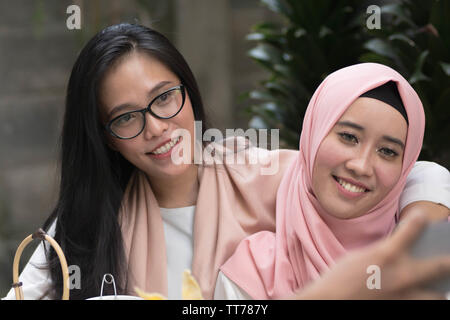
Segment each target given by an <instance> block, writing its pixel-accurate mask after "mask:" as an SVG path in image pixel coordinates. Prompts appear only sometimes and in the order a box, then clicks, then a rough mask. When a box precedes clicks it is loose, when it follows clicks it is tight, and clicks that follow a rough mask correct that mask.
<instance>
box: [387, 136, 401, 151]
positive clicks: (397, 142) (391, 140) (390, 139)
mask: <svg viewBox="0 0 450 320" xmlns="http://www.w3.org/2000/svg"><path fill="white" fill-rule="evenodd" d="M382 138H383V140H386V141H389V142H392V143H395V144H397V145H398V146H399V147H400V148H402V150H404V149H405V144H404V143H403V142H402V141H400V139H397V138H394V137H391V136H383V137H382Z"/></svg>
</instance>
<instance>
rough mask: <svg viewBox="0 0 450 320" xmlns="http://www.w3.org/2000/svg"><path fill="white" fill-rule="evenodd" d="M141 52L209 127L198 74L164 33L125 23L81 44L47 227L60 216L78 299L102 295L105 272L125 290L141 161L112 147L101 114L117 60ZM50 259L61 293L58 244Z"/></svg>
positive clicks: (54, 294) (54, 291) (59, 233)
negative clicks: (128, 196) (128, 211)
mask: <svg viewBox="0 0 450 320" xmlns="http://www.w3.org/2000/svg"><path fill="white" fill-rule="evenodd" d="M136 50H138V51H140V52H145V53H147V54H149V55H150V56H152V57H153V58H156V59H158V60H159V61H160V62H161V63H163V64H164V65H165V66H166V67H167V68H168V69H169V70H171V71H172V72H173V73H174V74H175V75H176V76H178V78H179V79H180V81H181V83H183V84H184V86H185V87H186V89H187V93H188V95H189V98H190V100H191V103H192V107H193V112H194V118H195V120H200V121H202V122H203V130H202V131H203V132H204V131H205V130H206V128H207V124H205V120H206V119H205V113H204V109H203V104H202V99H201V96H200V92H199V90H198V87H197V83H196V81H195V78H194V76H193V74H192V72H191V70H190V68H189V66H188V64H187V63H186V61H185V59H184V58H183V56H182V55H181V54H180V53H179V52H178V51H177V49H176V48H175V47H174V46H173V45H172V44H171V43H170V42H169V40H168V39H167V38H166V37H164V36H163V35H162V34H160V33H158V32H157V31H155V30H152V29H150V28H148V27H145V26H140V25H135V24H118V25H113V26H110V27H107V28H105V29H104V30H102V31H100V32H99V33H97V34H96V35H95V36H94V37H93V38H92V39H91V40H90V41H89V42H88V43H87V44H86V46H85V47H84V48H83V49H82V51H81V52H80V54H79V56H78V59H77V60H76V62H75V65H74V66H73V69H72V73H71V76H70V79H69V83H68V88H67V96H66V106H65V114H64V123H63V129H62V135H61V158H60V162H61V163H60V167H61V182H60V191H59V198H58V201H57V203H56V206H55V208H54V210H53V212H52V213H51V215H50V216H49V218H48V219H47V220H46V222H45V223H44V230H48V229H49V228H50V226H51V225H52V224H53V223H54V222H55V221H56V233H55V240H56V241H57V242H58V243H59V244H60V246H61V248H62V250H63V251H64V254H65V256H66V258H67V263H68V265H77V266H78V267H79V268H80V271H81V278H80V280H81V287H80V289H76V288H75V289H72V290H71V291H70V298H71V299H85V298H88V297H92V296H98V295H99V294H100V287H101V282H102V278H103V275H104V274H106V273H111V274H113V276H114V278H115V282H116V285H117V286H118V292H119V293H120V292H123V289H124V288H123V286H124V285H125V279H126V263H125V256H124V248H123V240H122V235H121V229H120V225H119V221H118V213H119V208H120V205H121V202H122V198H123V194H124V190H125V188H126V185H127V183H128V180H129V178H130V176H131V173H132V171H133V170H134V166H133V165H132V164H131V163H129V162H128V161H127V160H126V159H125V158H123V157H122V156H121V155H120V154H119V153H118V152H116V151H113V150H111V149H110V148H109V147H108V146H107V143H106V138H105V132H104V131H103V129H102V125H101V123H100V120H99V119H100V110H99V109H100V108H99V98H98V97H99V95H98V92H99V87H100V85H101V81H102V79H103V77H104V75H105V73H106V72H107V71H108V70H109V69H110V68H111V66H113V65H114V63H115V62H117V61H118V59H120V58H121V57H124V56H125V55H126V54H129V53H131V52H133V51H136ZM203 132H202V134H203ZM48 262H49V265H48V267H49V269H50V274H51V280H52V286H51V292H48V295H49V296H50V297H51V298H54V299H57V298H59V297H61V295H62V287H63V284H62V282H63V280H62V274H61V268H60V265H59V260H58V257H57V255H56V253H55V252H54V250H53V249H50V251H49V253H48ZM105 289H107V288H106V287H105ZM105 291H106V290H105Z"/></svg>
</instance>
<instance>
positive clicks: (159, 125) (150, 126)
mask: <svg viewBox="0 0 450 320" xmlns="http://www.w3.org/2000/svg"><path fill="white" fill-rule="evenodd" d="M145 117H146V118H145V128H144V136H145V138H146V139H151V138H153V137H159V136H161V135H162V134H163V133H164V131H166V130H167V129H168V128H169V124H168V123H167V120H163V119H158V118H155V117H154V116H152V115H151V114H150V113H148V112H146V113H145Z"/></svg>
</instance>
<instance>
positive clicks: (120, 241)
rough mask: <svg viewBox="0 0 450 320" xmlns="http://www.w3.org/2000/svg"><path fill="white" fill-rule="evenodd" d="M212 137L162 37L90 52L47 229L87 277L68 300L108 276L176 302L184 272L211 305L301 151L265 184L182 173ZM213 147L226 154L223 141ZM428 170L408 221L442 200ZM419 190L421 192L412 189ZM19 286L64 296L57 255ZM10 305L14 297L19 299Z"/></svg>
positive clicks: (219, 172) (29, 295) (38, 294)
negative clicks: (224, 273)
mask: <svg viewBox="0 0 450 320" xmlns="http://www.w3.org/2000/svg"><path fill="white" fill-rule="evenodd" d="M194 121H201V122H202V128H203V129H202V130H203V132H201V133H195V129H194V127H195V126H194ZM207 128H208V125H207V122H206V118H205V112H204V109H203V104H202V100H201V97H200V93H199V90H198V88H197V84H196V81H195V79H194V76H193V74H192V72H191V70H190V68H189V66H188V64H187V63H186V61H185V60H184V58H183V57H182V55H181V54H180V53H179V52H178V51H177V50H176V49H175V47H174V46H173V45H172V44H171V43H170V42H169V41H168V40H167V39H166V38H165V37H164V36H163V35H161V34H159V33H158V32H156V31H154V30H152V29H149V28H147V27H143V26H139V25H131V24H119V25H114V26H111V27H108V28H106V29H104V30H102V31H101V32H99V33H98V34H97V35H95V36H94V37H93V38H92V39H91V40H90V41H89V42H88V43H87V45H86V46H85V47H84V48H83V50H82V51H81V53H80V55H79V57H78V59H77V61H76V63H75V65H74V67H73V70H72V74H71V77H70V80H69V84H68V90H67V98H66V111H65V116H64V125H63V130H62V146H61V147H62V150H61V159H60V161H61V183H60V193H59V198H58V201H57V204H56V206H55V209H54V211H53V212H52V214H51V215H50V217H49V218H48V220H47V221H46V222H45V224H44V229H45V230H46V231H47V232H48V233H49V234H50V235H52V236H54V238H55V240H56V241H57V242H58V243H59V244H60V246H61V247H62V249H63V251H64V253H65V255H66V258H67V262H68V265H76V266H78V267H79V268H80V270H81V279H80V280H81V285H80V286H79V287H77V288H73V289H72V290H71V291H70V298H71V299H86V298H89V297H93V296H98V295H99V294H100V286H101V281H102V278H103V276H104V274H107V273H110V274H112V275H113V276H114V278H115V282H116V285H117V289H118V293H120V294H130V295H136V293H135V291H134V288H135V287H136V286H137V287H139V288H140V289H143V290H145V291H147V292H159V293H162V294H164V295H168V297H169V298H173V299H179V298H180V297H181V273H182V271H183V270H184V269H186V268H187V269H191V270H192V273H193V275H194V276H195V277H196V278H197V280H198V281H199V283H200V286H201V288H202V292H203V296H204V297H205V298H206V299H211V298H212V297H213V293H214V287H215V283H216V279H217V275H218V271H219V268H220V266H221V265H222V264H223V263H224V262H225V261H226V260H227V259H228V258H229V257H230V256H231V254H232V253H233V252H234V250H235V249H236V246H237V245H238V243H239V242H240V241H241V240H242V239H244V238H245V237H246V236H249V235H251V234H253V233H256V232H258V231H261V230H272V231H273V230H274V228H275V199H276V192H277V189H278V186H279V184H280V181H281V177H282V176H283V173H284V171H285V170H286V168H287V167H288V166H289V164H290V163H291V162H292V161H293V160H294V159H295V157H296V155H297V153H298V152H297V151H294V150H275V151H270V152H267V153H266V156H267V157H268V158H269V160H271V159H275V158H276V159H278V160H279V170H277V172H275V173H274V174H271V175H262V174H261V170H260V169H261V167H263V166H264V164H258V163H256V164H255V163H252V164H248V163H246V164H239V163H237V164H236V163H230V164H228V163H226V162H224V163H219V162H212V163H203V164H200V165H198V164H195V163H193V161H192V160H193V157H194V152H189V157H190V160H191V161H190V163H189V162H186V161H183V162H182V163H178V164H175V163H174V161H173V155H174V154H180V155H182V156H186V152H188V150H190V151H192V150H195V144H196V142H195V134H197V135H198V134H201V135H203V133H204V132H205V130H206V129H207ZM178 132H180V133H179V134H178ZM182 133H183V134H182ZM237 140H238V139H237ZM213 145H215V146H216V147H214V148H213V150H214V151H217V152H220V150H221V149H220V144H219V143H217V142H215V143H213ZM237 149H239V148H237ZM214 151H213V152H212V153H214ZM233 152H244V153H246V154H251V153H258V152H260V150H258V148H253V147H250V148H244V150H243V151H242V150H241V151H239V150H233ZM423 168H425V169H424V170H416V171H415V170H413V171H412V173H411V174H410V176H409V178H408V179H409V180H408V181H409V183H410V186H411V187H410V188H409V189H408V188H407V189H406V190H405V192H404V194H405V197H406V198H405V201H404V203H403V207H402V209H403V208H404V210H403V213H404V214H405V215H407V214H408V211H411V210H417V208H418V207H419V204H418V205H416V204H415V201H418V200H423V201H427V200H430V201H432V202H436V203H438V202H441V203H445V201H446V198H447V194H446V193H443V192H442V191H441V190H442V189H443V187H442V186H446V185H447V184H448V182H447V181H448V180H447V179H448V172H447V171H446V170H445V169H443V168H442V167H440V166H438V165H436V164H432V165H425V166H422V169H423ZM442 172H444V174H442ZM418 184H420V185H421V188H420V190H418V189H417V188H414V186H417V185H418ZM408 190H410V191H408ZM430 194H432V195H433V197H431V196H430ZM432 202H426V203H423V202H422V203H421V204H420V205H421V206H426V207H427V208H431V209H430V212H432V213H433V214H437V215H440V214H441V210H442V208H445V207H443V206H441V205H439V204H436V203H432ZM414 208H415V209H414ZM445 209H446V208H445ZM357 263H358V262H357V261H355V262H352V263H351V265H355V264H357ZM47 264H48V265H47ZM435 267H436V268H437V267H438V266H435ZM343 275H345V274H343V273H342V272H341V273H339V272H338V275H337V276H335V278H334V279H336V277H340V276H343ZM20 281H21V282H22V283H23V291H24V296H25V299H38V298H50V299H57V298H59V297H60V296H61V292H62V287H63V285H62V275H61V270H60V266H59V261H58V258H57V256H56V254H55V252H54V251H53V250H52V249H50V250H49V251H48V255H47V256H46V253H45V250H44V247H43V245H42V244H41V245H40V246H39V247H38V249H37V250H36V252H35V253H34V254H33V256H32V258H31V260H30V262H29V263H28V265H27V266H26V267H25V269H24V270H23V272H22V274H21V277H20ZM106 293H107V291H106ZM7 298H14V292H13V291H12V290H11V291H10V292H9V294H8V296H7Z"/></svg>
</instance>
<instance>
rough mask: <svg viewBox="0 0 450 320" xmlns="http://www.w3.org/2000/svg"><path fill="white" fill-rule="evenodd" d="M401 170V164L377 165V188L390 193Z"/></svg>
mask: <svg viewBox="0 0 450 320" xmlns="http://www.w3.org/2000/svg"><path fill="white" fill-rule="evenodd" d="M401 170H402V166H401V164H400V165H399V164H383V163H381V164H379V165H377V167H376V169H375V172H376V175H377V180H378V184H379V186H380V187H382V188H386V189H388V190H387V191H390V190H391V189H392V188H393V187H394V186H395V184H396V183H397V181H398V179H399V178H400V175H401Z"/></svg>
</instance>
